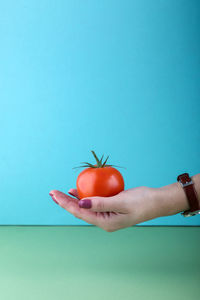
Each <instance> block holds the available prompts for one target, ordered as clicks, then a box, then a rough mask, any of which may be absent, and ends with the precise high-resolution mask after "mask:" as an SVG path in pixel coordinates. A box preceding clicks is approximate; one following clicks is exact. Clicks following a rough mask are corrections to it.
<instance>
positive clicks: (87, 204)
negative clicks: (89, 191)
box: [78, 199, 92, 208]
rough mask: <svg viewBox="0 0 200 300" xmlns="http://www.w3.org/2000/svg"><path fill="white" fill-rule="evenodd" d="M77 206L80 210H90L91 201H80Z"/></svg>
mask: <svg viewBox="0 0 200 300" xmlns="http://www.w3.org/2000/svg"><path fill="white" fill-rule="evenodd" d="M78 205H79V207H81V208H91V207H92V201H91V200H89V199H85V200H80V201H79V203H78Z"/></svg>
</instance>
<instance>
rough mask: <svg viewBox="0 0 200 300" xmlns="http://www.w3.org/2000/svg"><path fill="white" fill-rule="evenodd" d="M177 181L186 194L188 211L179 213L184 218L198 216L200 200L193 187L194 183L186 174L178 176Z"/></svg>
mask: <svg viewBox="0 0 200 300" xmlns="http://www.w3.org/2000/svg"><path fill="white" fill-rule="evenodd" d="M177 181H178V182H179V183H180V184H181V186H182V187H183V189H184V192H185V194H186V197H187V200H188V203H189V206H190V209H189V210H186V211H184V212H182V213H181V215H183V216H184V217H191V216H195V215H197V214H200V199H198V195H197V192H196V190H195V187H194V182H193V181H192V178H190V176H189V174H188V173H183V174H180V175H178V177H177Z"/></svg>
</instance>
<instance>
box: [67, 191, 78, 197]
mask: <svg viewBox="0 0 200 300" xmlns="http://www.w3.org/2000/svg"><path fill="white" fill-rule="evenodd" d="M68 194H70V195H72V196H74V197H76V198H77V199H79V196H78V191H77V189H70V190H69V191H68Z"/></svg>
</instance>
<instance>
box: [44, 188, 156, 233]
mask: <svg viewBox="0 0 200 300" xmlns="http://www.w3.org/2000/svg"><path fill="white" fill-rule="evenodd" d="M155 190H156V189H155V188H149V187H145V186H141V187H136V188H131V189H128V190H125V191H122V192H120V193H119V194H117V195H115V196H112V197H97V196H95V197H88V198H87V199H90V201H91V207H90V208H89V207H88V208H83V206H82V205H83V203H84V200H86V198H83V199H81V200H80V199H79V198H78V194H77V190H76V189H70V190H69V191H68V193H69V194H70V195H72V196H74V197H75V198H74V197H71V196H69V195H67V194H64V193H63V192H61V191H58V190H52V191H51V192H50V193H49V194H50V195H51V197H52V198H53V200H54V201H56V203H58V204H59V205H60V206H61V207H62V208H64V209H65V210H67V211H68V212H70V213H71V214H73V215H74V216H75V217H76V218H79V219H82V220H84V221H85V222H87V223H90V224H93V225H96V226H98V227H100V228H102V229H104V230H106V231H107V232H113V231H116V230H119V229H122V228H126V227H130V226H132V225H135V224H137V223H141V222H144V221H147V220H150V219H153V218H156V217H159V216H161V215H160V212H159V206H158V205H157V197H155ZM86 203H87V204H88V202H86ZM87 206H88V205H87Z"/></svg>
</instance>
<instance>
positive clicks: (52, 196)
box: [49, 193, 58, 204]
mask: <svg viewBox="0 0 200 300" xmlns="http://www.w3.org/2000/svg"><path fill="white" fill-rule="evenodd" d="M49 195H50V196H51V198H52V199H53V201H54V202H55V203H56V204H58V202H57V201H56V199H55V197H54V195H53V194H52V193H49Z"/></svg>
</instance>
